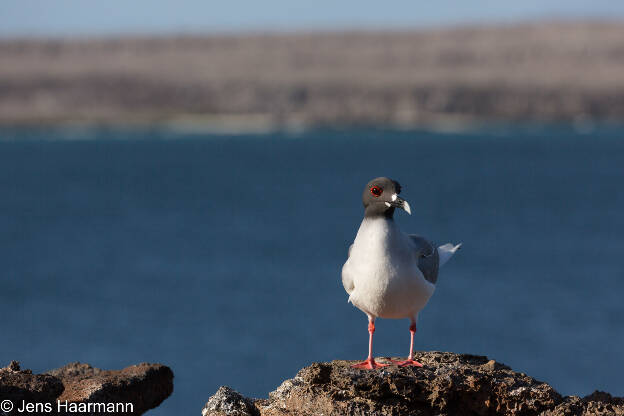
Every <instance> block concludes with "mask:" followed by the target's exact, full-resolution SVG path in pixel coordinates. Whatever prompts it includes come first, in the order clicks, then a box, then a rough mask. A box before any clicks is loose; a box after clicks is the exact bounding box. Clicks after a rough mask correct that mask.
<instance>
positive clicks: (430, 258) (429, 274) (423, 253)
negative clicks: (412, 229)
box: [409, 234, 440, 284]
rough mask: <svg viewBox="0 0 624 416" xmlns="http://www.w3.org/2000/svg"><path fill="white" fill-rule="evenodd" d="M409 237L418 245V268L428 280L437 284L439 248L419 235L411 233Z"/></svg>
mask: <svg viewBox="0 0 624 416" xmlns="http://www.w3.org/2000/svg"><path fill="white" fill-rule="evenodd" d="M409 237H410V238H411V240H412V242H413V243H414V245H415V246H416V247H415V248H416V251H417V253H416V255H417V256H418V268H419V269H420V271H421V272H422V274H423V276H425V279H426V280H427V281H428V282H431V283H433V284H435V283H436V282H437V281H438V270H439V269H440V255H439V253H438V249H437V248H436V247H435V246H434V245H433V244H431V243H430V242H429V241H427V240H425V239H424V238H423V237H421V236H419V235H416V234H410V235H409Z"/></svg>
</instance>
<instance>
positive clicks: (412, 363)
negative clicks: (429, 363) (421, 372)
mask: <svg viewBox="0 0 624 416" xmlns="http://www.w3.org/2000/svg"><path fill="white" fill-rule="evenodd" d="M409 329H410V351H409V356H408V357H407V360H405V361H395V363H396V364H398V365H399V367H407V366H414V367H422V366H423V365H422V364H421V363H419V362H418V361H416V360H414V352H413V351H414V334H415V333H416V322H414V321H413V320H412V324H411V325H410V328H409Z"/></svg>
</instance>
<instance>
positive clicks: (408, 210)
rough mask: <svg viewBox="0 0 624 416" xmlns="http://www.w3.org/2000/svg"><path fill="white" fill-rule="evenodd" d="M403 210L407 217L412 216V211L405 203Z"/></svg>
mask: <svg viewBox="0 0 624 416" xmlns="http://www.w3.org/2000/svg"><path fill="white" fill-rule="evenodd" d="M403 209H404V210H405V212H407V213H408V214H409V215H412V209H411V208H410V206H409V204H408V203H407V201H404V202H403Z"/></svg>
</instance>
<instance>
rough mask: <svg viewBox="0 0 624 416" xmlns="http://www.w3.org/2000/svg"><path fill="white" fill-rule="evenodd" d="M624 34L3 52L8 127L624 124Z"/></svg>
mask: <svg viewBox="0 0 624 416" xmlns="http://www.w3.org/2000/svg"><path fill="white" fill-rule="evenodd" d="M622 39H624V22H617V21H606V22H596V21H588V22H582V21H577V22H540V23H534V24H529V23H527V24H515V25H511V26H484V27H457V28H450V29H436V28H431V29H418V30H413V31H410V30H398V31H369V32H364V31H362V32H357V31H344V32H338V31H331V32H326V33H321V32H306V33H290V32H286V33H271V34H239V35H236V34H231V35H230V34H215V35H210V36H200V35H188V36H154V37H146V36H129V37H112V38H96V39H87V40H75V39H74V40H72V39H52V40H42V39H11V40H0V62H2V65H0V126H15V125H49V126H52V125H63V124H67V123H69V124H103V125H119V124H129V125H142V126H145V125H154V124H155V125H169V126H174V127H177V128H180V129H191V130H192V129H199V130H206V129H207V130H210V129H212V130H215V131H226V132H231V131H234V132H235V131H241V132H247V131H253V132H258V131H260V132H261V131H271V130H276V129H294V130H298V129H307V128H311V127H316V126H359V125H362V126H363V125H389V126H396V127H397V128H419V127H427V126H433V127H434V128H441V129H444V128H447V129H462V128H465V127H466V126H468V127H469V126H472V125H474V124H481V123H483V122H525V121H531V122H544V123H552V122H554V123H557V122H566V123H576V124H579V125H583V124H586V123H589V124H591V123H594V122H601V121H607V122H620V121H622V120H624V42H623V41H622Z"/></svg>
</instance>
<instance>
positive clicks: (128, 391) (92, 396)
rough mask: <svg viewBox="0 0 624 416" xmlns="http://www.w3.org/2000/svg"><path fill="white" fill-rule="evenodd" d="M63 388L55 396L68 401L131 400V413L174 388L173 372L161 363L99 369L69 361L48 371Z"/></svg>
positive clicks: (150, 405)
mask: <svg viewBox="0 0 624 416" xmlns="http://www.w3.org/2000/svg"><path fill="white" fill-rule="evenodd" d="M48 374H50V375H53V376H55V377H57V378H59V379H60V380H61V381H62V382H63V386H64V387H65V390H64V391H63V393H62V394H61V395H60V397H59V398H58V400H61V401H65V400H67V401H68V402H71V403H132V404H133V407H134V413H133V414H137V415H139V414H142V413H144V412H145V411H147V410H149V409H153V408H154V407H156V406H158V405H159V404H160V403H162V402H163V400H165V399H166V398H167V397H169V395H171V393H172V392H173V372H172V371H171V369H170V368H169V367H166V366H164V365H161V364H148V363H141V364H138V365H132V366H130V367H126V368H124V369H123V370H101V369H99V368H94V367H91V366H90V365H89V364H82V363H70V364H67V365H66V366H64V367H61V368H58V369H56V370H52V371H49V372H48Z"/></svg>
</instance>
